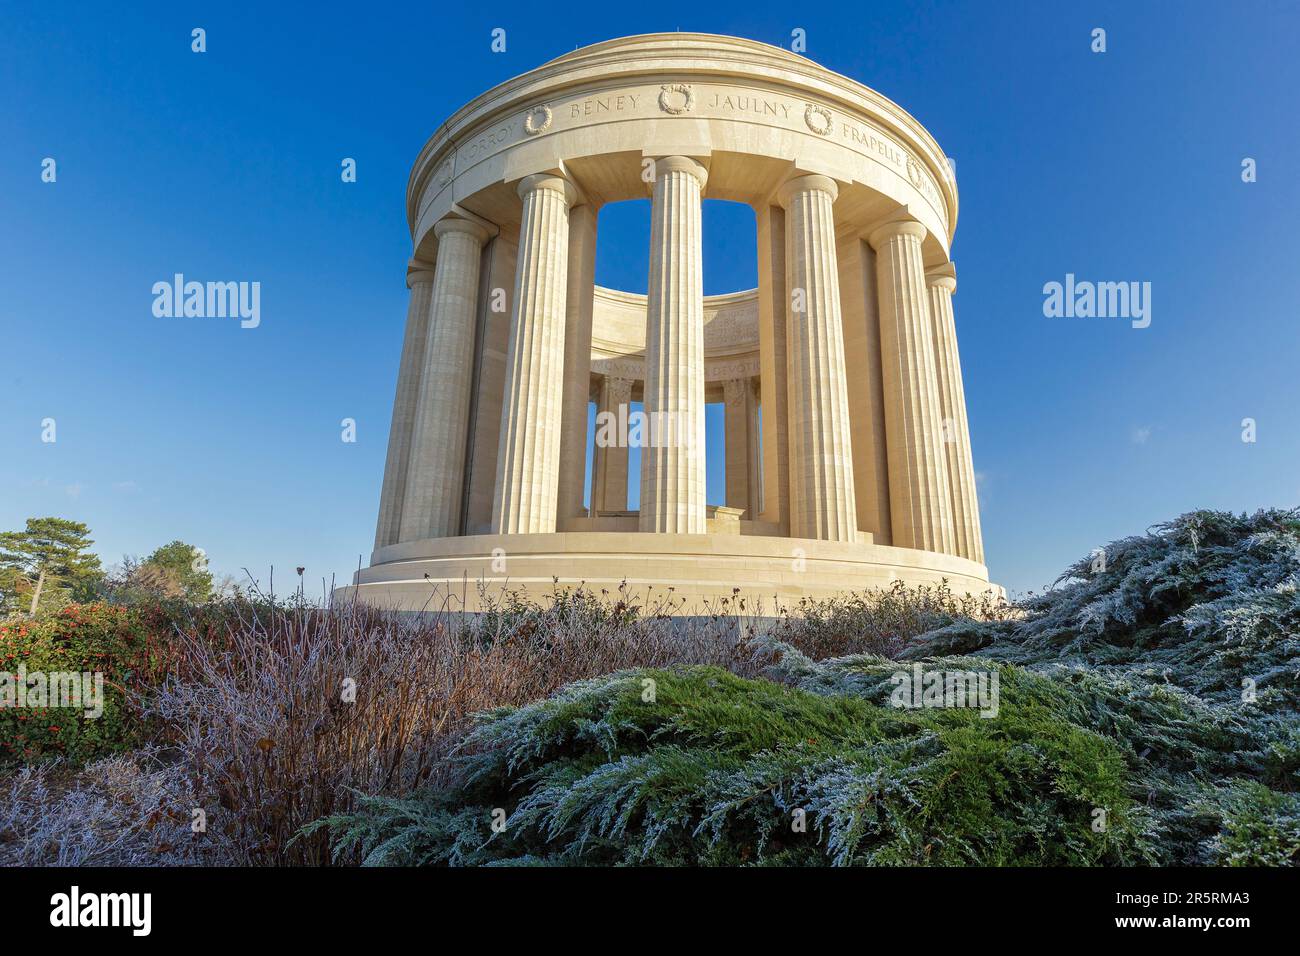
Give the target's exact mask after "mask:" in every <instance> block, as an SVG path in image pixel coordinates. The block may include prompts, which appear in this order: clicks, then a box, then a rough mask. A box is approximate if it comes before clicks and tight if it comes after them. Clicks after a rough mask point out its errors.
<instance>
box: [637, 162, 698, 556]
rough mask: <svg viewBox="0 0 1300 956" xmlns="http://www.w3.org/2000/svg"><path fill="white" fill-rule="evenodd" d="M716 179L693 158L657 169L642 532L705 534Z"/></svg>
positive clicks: (652, 226)
mask: <svg viewBox="0 0 1300 956" xmlns="http://www.w3.org/2000/svg"><path fill="white" fill-rule="evenodd" d="M707 176H708V173H707V171H706V170H705V169H704V167H703V166H701V165H700V164H699V163H697V162H695V160H693V159H688V158H686V157H685V156H668V157H666V158H664V159H660V160H659V161H658V162H656V163H655V185H654V199H653V201H652V203H651V211H650V283H649V295H648V296H647V299H648V310H647V312H648V315H647V323H646V377H645V399H644V405H645V413H646V417H647V419H648V421H649V423H650V426H649V429H650V432H651V434H650V436H649V440H648V443H647V447H645V448H643V449H642V451H641V518H640V528H641V530H642V531H654V532H661V533H672V534H702V533H704V531H705V530H706V513H705V497H704V494H705V489H704V276H703V263H702V257H701V248H700V240H701V231H702V230H701V224H700V199H701V194H702V191H703V189H704V183H705V180H706V179H707Z"/></svg>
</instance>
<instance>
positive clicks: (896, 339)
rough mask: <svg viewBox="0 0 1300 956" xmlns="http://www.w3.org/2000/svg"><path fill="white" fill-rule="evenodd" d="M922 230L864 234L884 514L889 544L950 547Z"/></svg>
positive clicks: (898, 227)
mask: <svg viewBox="0 0 1300 956" xmlns="http://www.w3.org/2000/svg"><path fill="white" fill-rule="evenodd" d="M924 236H925V227H924V226H922V225H921V224H920V223H919V222H914V221H911V220H904V221H899V222H891V223H886V224H885V225H883V226H880V227H879V228H877V229H876V230H875V231H873V232H872V233H871V235H870V236H869V237H868V240H867V241H868V242H870V243H871V246H872V248H874V249H875V250H876V275H877V284H878V286H879V295H880V351H881V377H882V379H883V381H884V391H885V434H886V438H887V441H888V444H889V505H890V517H891V519H892V524H893V531H894V535H893V539H894V544H895V546H897V547H901V548H919V549H921V550H924V551H939V552H946V553H948V554H952V553H953V552H954V550H955V549H954V546H953V524H952V503H951V495H950V492H949V487H948V465H947V455H946V453H945V451H944V445H943V424H942V423H943V414H942V411H941V406H940V402H939V372H938V366H937V364H936V362H935V356H934V336H933V334H932V332H931V327H930V307H929V303H928V301H927V294H926V283H925V266H924V264H923V262H922V259H921V240H922V238H924Z"/></svg>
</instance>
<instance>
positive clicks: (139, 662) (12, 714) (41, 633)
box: [0, 603, 159, 764]
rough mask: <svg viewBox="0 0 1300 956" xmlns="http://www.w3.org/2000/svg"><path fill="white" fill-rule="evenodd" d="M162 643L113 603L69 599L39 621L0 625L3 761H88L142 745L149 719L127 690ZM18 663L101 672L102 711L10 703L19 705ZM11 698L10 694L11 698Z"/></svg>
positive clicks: (30, 668)
mask: <svg viewBox="0 0 1300 956" xmlns="http://www.w3.org/2000/svg"><path fill="white" fill-rule="evenodd" d="M156 644H157V642H156V641H155V640H154V639H152V638H151V636H150V634H149V631H148V629H147V628H146V627H145V626H144V625H143V624H142V623H141V621H140V620H139V618H138V617H137V616H136V615H135V614H133V613H132V612H131V611H129V610H127V609H126V608H122V607H116V606H114V605H111V604H102V603H97V604H70V605H68V606H66V607H63V608H60V609H59V610H58V611H57V612H55V613H53V614H50V615H47V616H44V617H40V618H37V619H35V620H19V621H15V622H11V623H8V624H3V625H0V674H5V675H7V679H6V680H5V681H4V682H3V683H2V684H0V764H14V763H39V762H42V761H45V760H49V759H52V758H56V757H64V758H68V759H70V760H73V761H75V762H83V761H86V760H90V759H93V758H96V757H99V756H103V755H105V754H109V753H114V752H117V751H120V750H124V749H128V748H129V747H131V746H134V745H135V744H137V743H139V741H140V739H141V734H142V732H143V729H144V723H143V720H142V719H141V717H140V716H139V712H138V709H137V708H136V707H135V706H134V704H133V703H132V702H131V701H130V700H129V699H128V697H129V695H130V694H131V693H132V692H133V691H134V690H136V689H137V688H139V687H140V686H141V685H142V683H144V682H145V681H147V680H148V679H149V677H150V674H151V673H152V672H153V671H154V670H155V669H156V666H157V664H158V663H159V657H158V654H157V650H156ZM20 668H22V671H24V672H25V673H26V675H27V677H28V680H30V679H31V678H32V676H33V675H37V674H46V675H48V674H50V673H51V672H60V673H75V674H78V675H81V674H91V675H92V684H91V685H89V686H87V687H86V689H87V690H89V689H90V687H91V686H94V682H96V678H95V677H94V676H93V675H99V677H102V685H101V686H102V703H103V711H102V713H101V714H99V715H98V716H97V717H88V716H87V715H86V713H85V711H86V710H87V709H89V708H90V704H89V702H85V706H83V707H77V708H68V707H59V706H54V705H56V704H57V703H58V702H57V701H55V700H46V701H45V703H46V704H47V705H48V706H39V707H38V706H31V700H30V699H29V701H28V704H29V705H28V706H25V707H17V706H7V705H9V704H10V703H16V702H17V693H16V683H17V677H18V675H19V673H20ZM11 695H12V696H11Z"/></svg>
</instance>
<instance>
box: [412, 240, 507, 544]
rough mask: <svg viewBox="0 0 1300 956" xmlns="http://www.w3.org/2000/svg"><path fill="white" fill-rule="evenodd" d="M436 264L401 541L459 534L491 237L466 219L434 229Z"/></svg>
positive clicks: (413, 432) (413, 431)
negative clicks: (484, 264) (481, 291)
mask: <svg viewBox="0 0 1300 956" xmlns="http://www.w3.org/2000/svg"><path fill="white" fill-rule="evenodd" d="M434 234H435V235H436V236H437V237H438V261H437V264H436V266H435V269H434V279H433V293H432V305H431V307H430V315H429V328H428V333H427V336H426V340H425V349H424V357H423V358H424V361H423V363H422V364H423V369H424V371H423V373H422V375H421V377H420V391H419V399H418V404H417V407H416V411H415V423H414V426H413V429H412V435H411V453H410V463H409V464H408V466H407V473H406V489H405V494H404V496H403V504H402V516H401V530H400V533H399V539H400V540H401V541H416V540H419V539H421V538H446V537H450V536H452V535H456V534H459V533H460V513H461V507H460V506H461V493H462V491H463V490H464V482H465V436H466V434H467V433H468V429H469V421H468V419H469V398H470V385H471V382H472V379H473V370H474V322H475V315H476V312H477V308H478V276H479V261H480V257H481V255H482V251H483V243H484V242H486V241H487V238H488V231H487V230H486V229H484V228H483V227H482V226H481V225H479V224H478V223H475V222H470V221H468V220H465V219H444V220H442V221H441V222H439V223H438V224H437V225H436V226H435V227H434Z"/></svg>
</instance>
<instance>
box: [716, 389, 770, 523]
mask: <svg viewBox="0 0 1300 956" xmlns="http://www.w3.org/2000/svg"><path fill="white" fill-rule="evenodd" d="M722 398H723V403H724V407H725V416H726V420H725V422H724V433H723V435H724V439H725V445H726V465H727V470H726V477H727V507H728V508H740V509H742V510H743V511H744V512H745V515H744V517H745V519H746V520H747V521H753V520H755V519H757V518H758V511H759V508H760V506H761V504H762V488H761V487H760V479H759V474H760V472H759V466H760V462H759V454H760V452H759V438H758V396H757V395H756V394H755V393H754V383H753V382H751V381H750V380H749V379H747V378H735V379H729V380H728V381H725V382H723V383H722Z"/></svg>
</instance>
